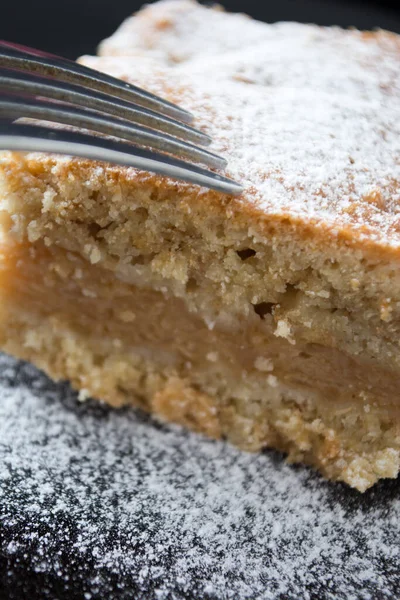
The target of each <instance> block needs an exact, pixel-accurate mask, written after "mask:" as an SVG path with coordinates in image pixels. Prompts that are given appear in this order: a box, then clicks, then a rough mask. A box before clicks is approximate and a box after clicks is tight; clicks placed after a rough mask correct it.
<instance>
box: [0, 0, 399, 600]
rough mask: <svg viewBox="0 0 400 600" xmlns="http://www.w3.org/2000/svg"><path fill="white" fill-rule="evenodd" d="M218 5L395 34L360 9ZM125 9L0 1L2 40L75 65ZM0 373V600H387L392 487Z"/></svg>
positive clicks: (392, 576)
mask: <svg viewBox="0 0 400 600" xmlns="http://www.w3.org/2000/svg"><path fill="white" fill-rule="evenodd" d="M224 4H225V5H226V6H227V7H229V8H233V9H240V8H241V9H242V10H245V11H247V12H249V13H251V14H253V15H254V16H257V17H264V18H267V19H268V20H275V19H282V18H286V19H298V20H303V21H315V22H319V23H323V24H342V25H355V26H358V27H374V26H381V27H385V28H388V29H392V30H397V31H400V19H399V17H397V16H396V13H395V12H393V13H390V12H389V11H383V10H380V9H378V8H376V7H374V6H373V5H369V4H364V5H360V4H359V5H358V6H357V5H355V4H344V3H343V4H335V3H331V2H330V3H328V2H317V1H311V0H310V1H308V2H305V1H300V0H296V1H293V2H290V1H289V0H286V1H284V0H280V2H279V3H275V2H273V3H272V2H271V3H261V2H260V0H257V3H256V2H250V1H247V2H246V3H244V2H240V3H239V2H233V1H232V2H225V3H224ZM111 5H112V10H111V8H110V7H111ZM46 7H47V8H46ZM107 7H108V8H107ZM133 9H135V6H134V5H133V4H132V3H129V5H128V3H123V2H113V3H110V2H109V1H108V0H107V2H106V1H105V0H102V1H99V0H97V1H96V2H94V1H92V2H80V3H79V4H78V2H77V1H76V0H73V1H72V0H69V1H68V2H65V3H44V2H40V1H39V2H38V1H36V2H29V3H26V5H25V6H24V5H21V3H17V2H14V3H12V2H7V3H6V6H5V7H2V9H1V11H2V15H1V18H0V35H1V37H3V38H5V39H9V40H14V41H18V42H21V43H24V44H29V45H36V46H38V47H41V48H43V49H46V50H50V51H53V52H58V53H61V54H65V55H69V56H72V57H73V56H76V55H78V54H80V53H82V52H90V51H92V52H93V50H94V47H95V44H96V42H97V41H98V40H99V39H101V38H102V37H104V36H106V35H108V34H109V33H111V31H112V30H113V29H114V28H115V26H116V25H117V24H118V22H119V21H120V20H121V19H122V17H123V16H125V14H127V13H128V12H130V11H132V10H133ZM108 13H110V14H108ZM0 372H1V382H0V394H1V400H0V598H1V600H3V599H4V600H5V599H15V600H22V599H24V600H25V599H27V600H39V599H40V600H46V599H47V600H56V599H57V600H75V599H76V600H78V599H79V600H92V599H96V600H114V599H115V600H117V599H118V600H153V599H154V600H180V599H184V598H185V599H198V600H201V599H204V600H214V599H215V600H230V599H232V600H233V599H234V600H244V599H248V600H256V599H258V598H260V599H261V598H265V599H278V598H279V599H285V600H290V599H293V600H299V599H303V598H304V599H314V598H315V599H317V598H318V599H324V598H326V599H332V600H333V599H335V600H336V599H340V598H343V599H346V600H347V599H350V598H357V599H364V600H368V599H378V598H379V599H385V598H386V599H389V598H390V599H393V600H394V599H397V598H399V594H400V570H399V566H398V565H399V552H400V550H399V548H400V494H399V493H400V484H399V482H398V481H397V480H396V481H384V482H381V483H379V484H378V485H377V486H375V487H374V488H373V489H372V490H370V491H368V492H367V493H365V494H364V495H360V494H359V493H357V492H355V491H353V490H351V489H349V488H347V487H346V486H344V485H342V484H332V483H328V482H326V481H324V480H323V479H322V478H321V477H319V476H318V475H316V474H315V473H314V472H312V471H311V470H310V469H307V468H305V467H301V466H296V467H293V466H288V465H286V464H285V463H284V461H283V458H282V456H280V455H278V454H276V453H274V452H266V453H264V454H261V455H255V456H254V455H249V454H246V453H241V452H239V451H238V450H236V449H234V448H232V447H231V446H229V445H226V444H224V443H219V442H213V441H210V440H205V439H203V438H201V437H199V436H196V435H192V434H189V433H186V432H184V431H182V430H181V429H179V428H177V427H173V426H171V427H167V426H161V425H159V424H157V423H155V422H154V421H152V420H151V419H149V418H148V417H145V416H144V415H142V414H140V413H137V412H134V411H129V410H125V411H112V410H109V409H107V408H104V407H102V406H100V405H99V404H98V403H94V402H88V403H85V404H82V403H80V402H79V401H78V400H77V398H76V395H75V394H74V393H73V392H71V390H70V388H69V387H68V385H66V384H54V383H52V382H51V381H49V380H48V379H47V378H46V377H45V376H44V375H42V374H41V373H39V372H38V371H37V370H36V369H34V368H33V367H31V366H28V365H25V364H23V363H19V362H17V361H14V360H13V359H11V358H7V357H5V356H2V355H0Z"/></svg>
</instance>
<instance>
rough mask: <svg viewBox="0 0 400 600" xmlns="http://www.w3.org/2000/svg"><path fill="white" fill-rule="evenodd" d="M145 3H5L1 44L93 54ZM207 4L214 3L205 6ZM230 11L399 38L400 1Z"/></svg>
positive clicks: (250, 5) (259, 0)
mask: <svg viewBox="0 0 400 600" xmlns="http://www.w3.org/2000/svg"><path fill="white" fill-rule="evenodd" d="M144 2H145V0H64V1H63V0H61V1H58V2H57V1H54V0H25V1H21V0H19V1H18V0H3V1H2V2H1V9H0V39H5V40H7V41H12V42H19V43H23V44H26V45H29V46H34V47H38V48H41V49H43V50H48V51H50V52H54V53H58V54H61V55H64V56H68V57H70V58H76V57H77V56H78V55H80V54H85V53H92V54H93V53H94V52H95V48H96V45H97V43H98V42H99V41H100V40H101V39H102V38H104V37H107V36H108V35H110V34H111V33H112V32H113V31H114V30H115V29H116V28H117V27H118V25H119V24H120V23H121V21H122V20H123V19H124V18H125V17H126V16H127V15H129V14H131V13H132V12H135V11H136V10H138V9H139V8H140V6H141V5H142V4H143V3H144ZM207 3H208V4H211V3H212V2H207ZM219 3H220V4H222V5H223V6H225V8H226V9H228V10H231V11H242V12H246V13H248V14H249V15H251V16H252V17H255V18H257V19H260V20H263V21H279V20H294V21H303V22H314V23H319V24H321V25H342V26H356V27H358V28H360V29H372V28H374V27H382V28H384V29H389V30H392V31H397V32H399V33H400V0H397V1H395V0H394V1H392V2H389V0H386V1H381V2H378V1H375V2H374V1H372V0H364V1H363V0H220V2H219Z"/></svg>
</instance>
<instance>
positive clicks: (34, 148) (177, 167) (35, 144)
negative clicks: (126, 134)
mask: <svg viewBox="0 0 400 600" xmlns="http://www.w3.org/2000/svg"><path fill="white" fill-rule="evenodd" d="M0 149H3V150H19V151H26V152H53V153H57V154H66V153H68V154H69V155H73V156H80V157H83V158H88V159H91V160H99V161H105V162H108V163H115V164H118V165H125V166H130V167H135V168H137V169H144V170H146V171H152V172H154V173H158V174H160V175H166V176H168V177H174V178H176V179H180V180H182V181H186V182H190V183H194V184H196V185H201V186H206V187H208V188H210V189H213V190H216V191H219V192H224V193H228V194H239V193H241V192H242V191H243V188H242V186H240V185H239V184H238V183H236V182H235V181H233V180H231V179H228V178H226V177H223V176H221V175H218V174H217V173H213V172H212V171H209V170H207V169H203V168H201V167H198V166H195V165H192V164H190V163H186V162H184V161H182V160H179V159H176V158H173V157H170V156H167V155H165V154H160V153H158V152H154V151H151V150H145V149H142V148H137V147H134V146H132V145H130V144H128V143H126V142H115V141H113V140H108V139H104V138H99V137H96V136H93V135H88V134H84V133H81V132H75V131H67V130H65V129H49V128H45V127H38V126H33V125H25V124H19V123H4V122H3V123H0Z"/></svg>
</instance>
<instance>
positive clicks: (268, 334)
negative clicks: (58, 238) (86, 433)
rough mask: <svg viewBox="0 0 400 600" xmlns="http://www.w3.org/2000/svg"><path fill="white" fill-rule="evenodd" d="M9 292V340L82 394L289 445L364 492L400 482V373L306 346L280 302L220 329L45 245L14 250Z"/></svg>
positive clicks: (7, 258)
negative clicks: (283, 318)
mask: <svg viewBox="0 0 400 600" xmlns="http://www.w3.org/2000/svg"><path fill="white" fill-rule="evenodd" d="M0 293H1V314H0V319H1V322H0V342H1V345H2V346H3V347H4V348H5V349H6V350H7V351H9V352H11V353H13V354H15V355H17V356H20V357H21V358H24V359H27V360H30V361H32V362H33V363H35V364H36V365H38V366H39V367H41V368H42V369H44V370H45V371H46V372H47V373H48V374H50V375H51V376H52V377H54V378H57V379H69V380H70V381H71V382H72V384H73V386H74V387H76V388H77V389H79V390H80V394H81V396H82V397H85V396H88V395H92V396H94V397H97V398H100V399H104V400H106V401H108V402H109V403H111V404H113V405H115V406H118V405H125V404H132V405H137V406H140V407H141V408H143V409H145V410H148V411H151V412H153V413H155V414H156V415H158V416H159V417H161V418H165V419H167V420H172V421H176V422H178V423H181V424H184V425H186V426H188V427H190V428H192V429H194V430H197V431H200V432H203V433H206V434H207V435H210V436H212V437H217V438H218V437H226V438H228V439H229V440H231V441H232V442H233V443H235V444H236V445H238V446H240V447H242V448H245V449H248V450H259V449H261V448H264V447H268V446H272V447H276V448H279V449H281V450H283V451H285V452H287V453H288V454H289V458H290V459H291V460H295V461H306V462H308V463H311V464H314V465H316V466H318V467H319V468H320V469H321V470H322V471H323V472H324V473H325V474H326V475H328V476H329V477H331V478H337V479H342V480H344V481H346V482H348V483H349V484H350V485H352V486H354V487H357V488H358V489H360V490H364V489H366V488H367V487H369V486H370V485H372V484H373V483H374V482H375V481H376V480H377V479H378V478H380V477H394V476H396V474H397V471H398V467H399V449H400V414H399V409H398V407H397V406H396V403H395V399H396V396H397V390H398V389H399V386H400V376H399V374H398V373H397V372H395V371H391V370H389V369H385V368H383V367H382V366H381V365H379V364H378V363H373V362H372V361H371V360H370V359H368V358H365V357H364V358H362V357H354V356H349V355H346V354H345V353H343V352H341V351H339V350H337V349H335V348H332V347H327V346H323V345H321V344H316V343H307V342H304V341H301V340H296V338H295V337H291V336H290V335H287V332H286V331H285V329H284V326H283V325H282V327H281V328H279V327H278V329H277V328H276V327H274V326H272V323H271V321H272V320H270V319H268V314H267V308H266V311H265V314H263V315H261V316H260V315H257V314H254V315H250V316H249V317H248V318H247V320H246V321H242V322H240V323H239V322H235V319H234V318H233V317H232V319H231V320H229V319H226V320H225V322H224V323H220V324H219V323H217V324H216V325H215V326H214V327H212V326H211V325H210V323H208V325H207V323H206V322H205V321H204V320H203V319H202V318H201V314H199V313H195V312H190V311H189V310H188V309H187V307H186V305H185V303H184V301H183V300H182V299H178V298H174V297H172V296H170V295H168V294H167V293H166V292H164V293H163V292H162V291H155V290H154V289H149V288H147V287H146V285H145V281H142V285H141V287H138V286H137V285H136V286H135V285H132V284H128V283H126V282H124V281H122V280H120V279H118V278H117V277H115V275H114V274H113V273H112V272H111V271H109V270H106V269H104V268H102V267H99V266H95V265H91V264H90V263H88V262H87V261H85V260H84V259H82V258H81V257H79V255H78V254H75V253H71V252H67V251H65V250H63V249H60V248H58V249H57V248H55V247H54V246H53V247H52V248H51V249H47V248H45V247H44V245H43V244H42V243H40V242H38V243H37V244H33V245H15V244H12V243H10V244H9V245H4V246H3V247H2V256H1V271H0ZM211 301H212V299H210V302H211ZM261 317H262V318H261Z"/></svg>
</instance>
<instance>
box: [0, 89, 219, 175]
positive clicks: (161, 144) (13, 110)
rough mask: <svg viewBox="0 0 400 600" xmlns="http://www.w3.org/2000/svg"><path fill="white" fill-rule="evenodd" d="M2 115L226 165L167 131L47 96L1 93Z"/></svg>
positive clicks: (211, 154)
mask: <svg viewBox="0 0 400 600" xmlns="http://www.w3.org/2000/svg"><path fill="white" fill-rule="evenodd" d="M2 117H3V118H7V119H9V118H12V119H18V118H21V117H28V118H33V119H41V120H45V121H53V122H56V123H62V124H66V125H72V126H74V127H81V128H85V129H88V130H90V131H97V132H100V133H103V134H105V135H109V136H114V137H119V138H123V139H126V140H128V141H131V142H133V143H134V144H137V145H141V146H148V147H150V148H153V149H157V150H160V151H161V152H168V153H170V154H178V155H179V156H180V157H182V158H185V159H187V160H190V161H194V162H201V163H203V164H205V165H207V166H208V167H214V168H223V167H225V166H226V160H225V159H224V158H222V157H220V156H217V155H216V154H213V153H211V152H208V151H207V150H204V149H203V148H198V147H197V146H193V145H192V144H188V143H187V142H183V141H181V140H178V139H176V138H174V137H172V136H170V135H168V134H165V133H164V134H163V133H160V132H155V131H154V130H152V129H148V128H146V127H140V126H139V125H133V124H132V123H131V122H130V121H124V120H122V119H115V118H112V117H108V116H107V117H106V116H103V115H101V114H99V113H97V112H95V111H91V110H84V109H80V108H76V107H74V106H69V105H65V104H58V103H55V102H51V101H50V102H49V101H47V100H44V99H35V100H31V99H30V98H26V97H18V96H9V97H7V96H4V95H3V96H2V95H0V118H2Z"/></svg>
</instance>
